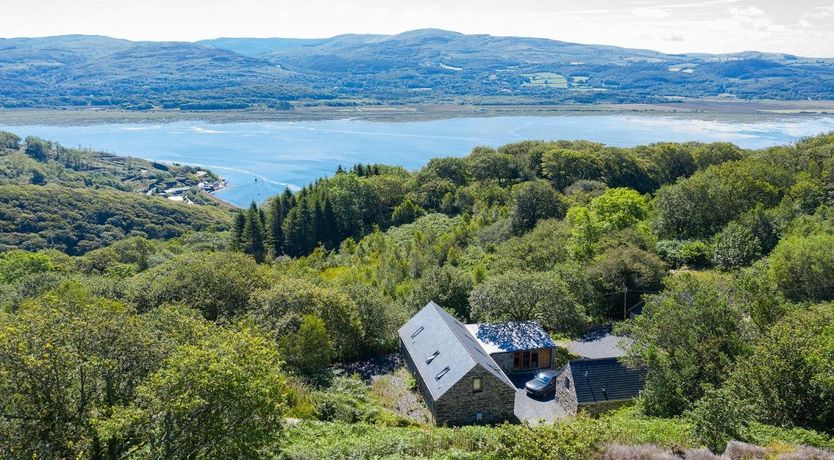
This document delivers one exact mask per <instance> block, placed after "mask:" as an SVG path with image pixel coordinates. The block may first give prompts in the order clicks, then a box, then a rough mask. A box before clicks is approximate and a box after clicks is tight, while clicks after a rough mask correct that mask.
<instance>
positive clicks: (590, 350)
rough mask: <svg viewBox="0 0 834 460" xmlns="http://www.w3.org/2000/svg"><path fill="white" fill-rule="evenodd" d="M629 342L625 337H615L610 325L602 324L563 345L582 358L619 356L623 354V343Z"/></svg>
mask: <svg viewBox="0 0 834 460" xmlns="http://www.w3.org/2000/svg"><path fill="white" fill-rule="evenodd" d="M629 342H630V340H629V339H628V338H626V337H617V336H616V335H614V334H612V327H611V326H603V327H601V328H599V329H596V330H594V331H591V332H589V333H588V334H586V335H585V336H584V337H582V338H581V339H579V340H573V341H570V342H568V343H566V344H565V345H564V346H565V348H567V349H568V351H570V352H571V353H572V354H574V355H578V356H581V357H582V358H584V359H599V358H619V357H621V356H625V350H624V349H623V345H627V344H628V343H629Z"/></svg>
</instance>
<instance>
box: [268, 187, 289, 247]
mask: <svg viewBox="0 0 834 460" xmlns="http://www.w3.org/2000/svg"><path fill="white" fill-rule="evenodd" d="M285 201H286V199H285V198H284V195H278V196H276V197H274V198H272V199H271V200H270V201H269V210H268V212H267V215H266V230H265V233H266V238H265V243H266V247H267V249H268V250H269V251H270V253H271V254H272V256H273V257H277V256H280V255H281V254H283V253H284V229H283V226H284V216H285V209H286V207H285Z"/></svg>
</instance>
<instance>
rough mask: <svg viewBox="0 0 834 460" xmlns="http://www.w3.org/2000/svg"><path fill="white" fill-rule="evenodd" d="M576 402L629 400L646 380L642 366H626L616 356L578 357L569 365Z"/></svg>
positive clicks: (634, 396) (635, 395) (641, 387)
mask: <svg viewBox="0 0 834 460" xmlns="http://www.w3.org/2000/svg"><path fill="white" fill-rule="evenodd" d="M568 365H569V366H570V370H571V374H572V375H573V380H574V382H573V386H574V389H575V391H576V399H577V401H578V402H579V404H587V403H595V402H604V401H617V400H623V399H633V398H636V397H637V396H638V395H639V394H640V390H642V389H643V384H644V383H645V381H646V369H645V368H637V369H629V368H627V367H626V366H625V365H623V364H621V363H620V362H619V361H618V360H617V358H603V359H580V360H576V361H571V362H570V363H569V364H568Z"/></svg>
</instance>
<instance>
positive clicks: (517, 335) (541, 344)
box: [466, 321, 556, 355]
mask: <svg viewBox="0 0 834 460" xmlns="http://www.w3.org/2000/svg"><path fill="white" fill-rule="evenodd" d="M466 329H468V330H469V332H470V333H471V334H472V335H473V336H474V337H475V339H477V340H478V343H479V344H480V345H481V347H482V348H483V349H484V351H486V352H487V353H488V354H490V355H491V354H493V353H510V352H514V351H521V350H533V349H537V348H553V347H555V346H556V344H554V343H553V340H552V339H551V338H550V336H549V335H547V332H545V331H544V329H543V328H542V326H541V324H539V323H538V322H536V321H510V322H508V323H501V324H467V325H466Z"/></svg>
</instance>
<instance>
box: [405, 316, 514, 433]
mask: <svg viewBox="0 0 834 460" xmlns="http://www.w3.org/2000/svg"><path fill="white" fill-rule="evenodd" d="M399 336H400V348H401V350H402V354H403V356H404V357H405V362H406V365H407V366H408V368H409V370H410V371H411V373H412V374H414V377H415V378H416V380H417V383H418V387H419V389H420V393H421V394H422V396H423V399H424V400H425V401H426V406H428V409H429V411H430V412H431V414H432V416H433V417H434V419H435V423H437V424H438V425H464V424H473V423H489V422H498V421H502V420H511V419H513V418H514V412H513V411H514V407H515V393H516V389H515V386H513V384H512V382H511V381H510V379H509V378H507V376H506V375H505V374H504V372H503V371H502V370H501V368H500V367H498V365H497V364H496V363H495V361H493V360H492V358H490V357H489V355H488V354H487V353H486V352H484V350H483V349H482V348H481V346H480V344H479V343H478V341H477V340H475V338H474V337H473V336H472V334H471V333H470V332H469V331H468V330H467V328H466V326H464V325H463V324H462V323H461V322H460V321H458V320H456V319H455V318H453V317H452V316H451V315H450V314H449V313H447V312H446V311H445V310H443V309H442V308H440V306H438V305H437V304H435V303H434V302H430V303H429V304H428V305H426V306H425V307H423V309H422V310H420V311H419V312H418V313H417V314H416V315H414V317H412V318H411V319H410V320H408V322H406V323H405V325H403V327H401V328H400V330H399Z"/></svg>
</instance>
